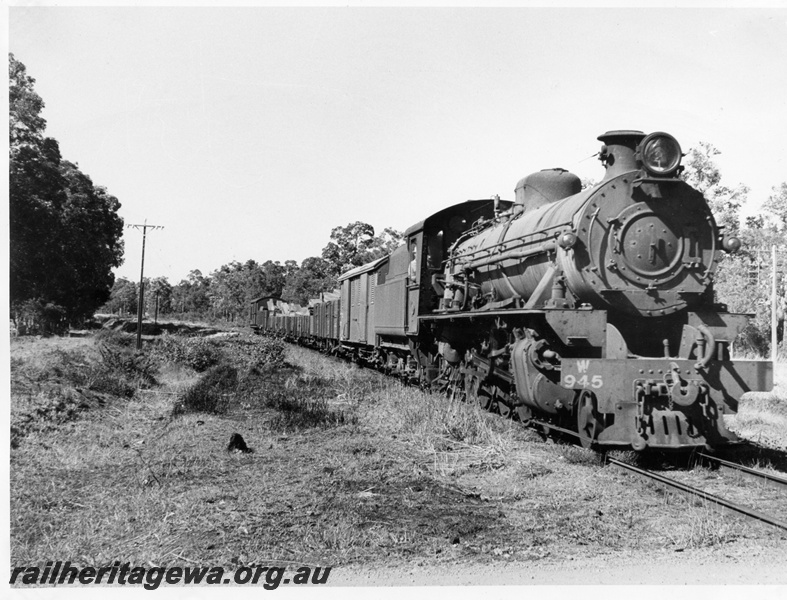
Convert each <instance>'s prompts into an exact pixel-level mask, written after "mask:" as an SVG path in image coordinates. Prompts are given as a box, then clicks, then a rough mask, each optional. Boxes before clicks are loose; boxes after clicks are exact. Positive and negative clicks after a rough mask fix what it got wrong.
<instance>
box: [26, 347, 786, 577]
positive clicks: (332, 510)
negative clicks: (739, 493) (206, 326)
mask: <svg viewBox="0 0 787 600" xmlns="http://www.w3.org/2000/svg"><path fill="white" fill-rule="evenodd" d="M83 343H84V344H86V346H85V350H84V351H85V352H86V353H88V354H89V353H91V352H92V350H90V344H91V342H90V341H85V342H83ZM255 343H256V340H255V339H254V338H250V339H245V338H244V339H242V340H239V341H237V340H236V341H227V342H226V344H224V345H223V346H222V351H223V352H226V353H229V354H230V355H232V356H234V357H235V360H234V361H233V364H234V365H235V366H236V368H237V380H236V382H235V384H233V385H234V387H232V386H230V389H231V391H230V397H229V401H228V402H227V405H226V406H225V407H224V410H223V412H215V411H210V410H208V411H203V410H199V409H198V410H196V411H194V412H191V411H187V412H181V413H178V412H177V411H176V412H175V413H173V407H174V406H175V405H176V404H177V402H179V399H181V398H183V396H184V394H186V393H187V392H188V390H191V389H194V386H195V385H197V384H198V382H199V381H200V377H201V376H200V375H199V374H197V373H196V372H195V371H193V370H191V369H189V368H187V367H185V366H183V365H178V364H176V363H162V364H159V365H158V372H157V375H156V378H157V381H158V383H159V385H158V387H156V388H155V389H152V390H143V391H138V392H137V393H136V394H135V395H134V396H133V397H132V398H130V399H128V398H124V399H121V398H114V399H111V400H110V401H108V402H107V403H106V405H105V406H104V407H103V408H101V409H97V410H86V411H84V412H83V413H81V414H80V416H79V418H77V419H75V420H70V421H68V422H64V423H59V424H58V425H57V427H55V428H53V429H52V430H50V431H48V432H47V433H44V432H43V430H39V429H35V428H33V429H31V430H30V431H29V432H28V434H27V435H26V437H24V438H23V439H22V441H21V443H20V445H19V447H18V448H16V449H14V450H12V453H11V557H12V563H13V564H15V565H21V564H38V563H41V564H42V563H44V562H45V561H47V560H53V559H55V560H70V561H72V562H74V563H79V564H91V565H101V564H106V563H109V562H111V561H114V560H120V561H123V562H126V561H128V562H131V563H132V564H134V565H150V564H154V565H193V564H194V563H198V564H201V565H209V564H211V565H213V564H215V565H223V566H226V567H230V568H231V567H237V566H239V565H248V564H251V563H257V564H262V563H265V564H273V563H276V562H278V563H279V564H299V563H300V564H319V565H333V564H346V563H361V562H367V563H368V562H374V563H380V564H400V563H401V564H404V563H407V564H410V563H412V562H413V561H420V562H424V561H431V562H441V561H457V560H472V561H475V562H479V561H481V562H485V561H495V562H497V561H513V560H517V561H537V560H552V559H555V560H558V559H559V560H563V559H564V558H565V557H567V556H572V555H580V554H584V553H593V554H608V555H610V556H614V555H616V554H618V553H621V552H633V551H638V552H643V553H645V552H648V553H652V552H654V551H656V552H657V551H662V550H665V549H667V550H671V549H680V550H683V549H691V548H698V547H704V546H714V545H720V544H729V543H739V541H740V540H741V539H742V537H743V535H742V533H741V532H744V531H745V532H747V535H752V534H751V533H750V532H751V531H752V530H751V529H750V528H749V526H748V524H747V525H743V524H741V523H740V521H738V520H737V519H736V518H734V517H729V518H726V517H725V520H724V521H719V519H718V517H717V516H716V515H715V513H713V512H709V511H707V510H706V509H705V508H704V507H700V506H694V505H693V504H691V503H687V501H685V500H683V499H682V498H678V497H675V496H672V495H669V494H664V493H658V492H656V491H655V490H654V489H651V488H649V487H648V486H647V485H643V484H640V483H638V482H636V481H635V480H633V479H632V478H630V477H628V476H627V475H626V474H625V473H621V472H619V471H617V470H615V469H610V468H607V467H604V466H603V464H602V463H601V461H600V460H599V457H598V455H596V454H594V453H591V452H588V451H585V450H582V449H581V448H576V447H574V446H567V445H562V444H558V443H554V442H550V443H544V442H543V441H541V439H540V438H539V437H538V436H537V435H535V434H534V433H532V432H530V431H529V430H526V429H524V428H522V427H521V426H520V425H518V424H516V423H513V422H511V421H505V420H503V419H500V418H499V417H495V416H492V415H489V414H487V413H485V412H482V411H480V410H479V409H478V408H477V407H475V406H470V405H467V404H462V403H456V402H452V401H450V400H448V399H446V398H443V397H442V396H436V395H432V394H427V393H424V392H422V391H421V390H419V389H417V388H413V387H405V386H402V385H401V384H400V383H398V382H396V381H393V380H390V379H386V378H384V377H382V376H381V375H379V374H377V373H375V372H372V371H369V370H363V369H359V368H357V367H355V366H352V365H348V364H345V363H341V362H338V361H336V360H333V359H328V358H325V357H322V356H320V355H317V354H315V353H312V352H309V351H306V350H303V349H299V348H290V349H288V351H287V354H286V362H287V364H288V365H289V366H281V367H279V368H276V369H264V368H261V367H260V365H259V364H256V365H255V364H252V363H254V361H245V359H243V356H246V355H254V353H253V352H251V353H250V354H249V353H248V352H247V351H248V349H249V348H250V347H251V345H254V344H255ZM21 350H23V351H25V352H27V351H28V350H30V349H29V348H27V347H22V348H21ZM232 353H235V354H232ZM23 354H24V352H22V353H21V354H19V353H16V354H15V355H14V356H15V360H17V359H19V360H21V358H22V355H23ZM30 354H32V355H34V356H38V355H40V354H41V352H40V351H39V352H36V351H32V352H30ZM94 358H95V356H94ZM244 361H245V362H244ZM13 406H14V407H16V408H14V410H17V408H18V407H19V405H18V403H17V404H14V405H13ZM233 433H240V434H242V435H243V437H244V438H245V440H246V443H247V444H248V445H249V446H250V447H252V448H253V449H254V452H252V453H248V454H245V453H228V452H227V451H226V447H227V443H228V441H229V438H230V436H231V435H232V434H233ZM719 523H721V524H722V525H723V528H721V529H719ZM714 524H715V525H714ZM714 527H715V529H714ZM754 531H755V533H754V534H753V535H755V536H757V539H758V540H765V543H769V544H779V543H783V542H782V541H780V540H779V539H778V537H773V535H772V534H770V533H769V532H766V531H761V530H757V529H755V530H754Z"/></svg>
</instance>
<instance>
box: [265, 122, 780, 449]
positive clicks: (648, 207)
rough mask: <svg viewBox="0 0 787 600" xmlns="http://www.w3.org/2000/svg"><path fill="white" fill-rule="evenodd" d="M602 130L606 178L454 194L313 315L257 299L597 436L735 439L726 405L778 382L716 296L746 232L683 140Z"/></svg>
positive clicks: (718, 442)
mask: <svg viewBox="0 0 787 600" xmlns="http://www.w3.org/2000/svg"><path fill="white" fill-rule="evenodd" d="M598 139H599V140H600V141H601V142H602V143H603V145H602V147H601V151H600V153H599V158H600V160H601V162H602V164H603V165H604V167H605V169H606V172H605V176H604V178H603V180H602V181H601V182H600V183H598V184H596V185H593V186H592V187H589V188H587V189H584V190H583V189H582V186H581V183H580V180H579V178H578V177H576V176H575V175H573V174H571V173H569V172H567V171H565V170H563V169H547V170H544V171H540V172H537V173H533V174H532V175H529V176H527V177H525V178H524V179H522V180H521V181H520V182H519V183H518V184H517V186H516V189H515V195H516V199H515V201H514V202H509V201H504V200H500V199H499V198H497V197H496V198H494V199H490V200H470V201H467V202H463V203H461V204H456V205H454V206H450V207H448V208H445V209H443V210H441V211H440V212H438V213H436V214H433V215H431V216H430V217H428V218H427V219H425V220H423V221H421V222H420V223H417V224H416V225H414V226H412V227H410V228H409V229H408V230H407V231H406V232H405V243H404V244H403V245H402V246H400V247H399V248H398V249H397V250H395V251H394V252H393V253H391V254H390V255H389V256H386V257H383V258H381V259H379V260H376V261H374V262H371V263H369V264H366V265H363V266H361V267H358V268H355V269H353V270H351V271H349V272H347V273H345V274H344V275H342V276H341V277H340V278H339V283H340V291H341V295H340V297H339V298H338V299H335V300H329V301H327V302H317V303H315V305H314V306H313V307H312V309H311V314H308V315H301V316H283V315H280V314H277V313H276V311H271V310H268V308H270V307H269V304H265V305H262V304H259V303H258V304H255V305H254V306H253V308H252V321H253V325H254V327H255V328H256V329H262V330H279V331H284V332H285V333H287V334H289V335H290V336H291V337H293V338H296V339H299V340H300V341H307V342H309V343H311V344H312V345H316V346H318V347H320V348H322V349H325V350H332V351H334V352H338V353H341V354H345V355H350V356H352V357H354V358H355V359H356V360H359V361H362V362H364V363H366V364H370V365H373V366H376V367H378V368H381V369H383V370H385V371H386V372H389V373H395V374H398V375H400V376H403V377H406V378H408V379H411V380H417V381H420V382H421V383H426V384H430V385H431V386H432V387H433V388H439V389H444V390H445V391H447V392H448V393H450V394H452V395H454V396H457V397H463V398H467V400H468V401H473V402H479V403H480V404H481V405H482V406H483V407H485V408H489V409H492V410H495V411H497V412H500V413H501V414H502V415H504V416H516V417H518V418H519V419H521V420H522V421H525V422H527V421H530V420H537V422H539V423H542V424H546V425H547V426H551V427H555V428H561V429H570V430H572V431H575V432H577V433H578V435H579V438H580V440H581V442H582V444H583V445H584V446H586V447H590V446H594V447H601V446H604V447H609V446H624V447H632V448H634V449H636V450H643V449H645V448H667V449H684V448H692V447H709V448H713V447H719V446H723V445H726V444H729V443H732V442H735V441H736V439H737V438H736V436H735V435H734V434H733V433H731V432H730V431H728V430H727V428H726V427H725V425H724V419H723V415H725V414H728V415H729V414H734V413H736V412H737V408H738V399H739V398H740V396H741V395H742V394H743V393H745V392H747V391H751V390H770V389H771V388H772V386H773V376H772V364H771V363H770V362H766V361H750V360H737V359H735V360H733V359H732V358H731V356H730V350H731V345H732V343H733V341H734V339H735V338H736V336H737V335H738V334H739V333H740V331H741V330H742V329H743V328H744V327H745V326H746V324H747V321H748V319H749V316H748V315H741V314H732V313H729V312H727V310H726V307H725V306H724V305H722V304H718V303H715V302H714V297H713V277H714V272H715V270H716V267H717V265H718V262H719V260H720V259H721V252H722V251H726V252H735V251H736V250H737V249H738V248H739V247H740V241H739V240H737V239H736V238H734V237H731V236H728V235H724V234H723V233H722V232H721V231H720V227H718V226H717V225H716V222H715V220H714V218H713V215H712V214H711V211H710V209H709V207H708V204H707V202H706V201H705V199H704V197H703V195H702V194H701V193H700V192H699V191H697V190H695V189H694V188H692V187H691V186H689V185H688V184H687V183H685V182H684V181H682V180H681V179H679V177H678V176H679V174H680V172H681V171H682V169H683V167H682V166H681V165H680V161H681V157H682V154H681V149H680V146H679V144H678V142H677V141H676V140H675V138H674V137H672V136H671V135H669V134H666V133H662V132H656V133H652V134H650V135H647V136H646V135H645V134H644V133H642V132H640V131H610V132H607V133H605V134H603V135H601V136H599V138H598Z"/></svg>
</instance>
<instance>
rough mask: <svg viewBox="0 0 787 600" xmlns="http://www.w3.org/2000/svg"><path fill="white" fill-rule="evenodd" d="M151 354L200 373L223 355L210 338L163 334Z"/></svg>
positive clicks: (218, 360)
mask: <svg viewBox="0 0 787 600" xmlns="http://www.w3.org/2000/svg"><path fill="white" fill-rule="evenodd" d="M151 356H152V357H154V358H156V359H159V360H164V361H166V362H171V363H176V364H181V365H185V366H187V367H190V368H192V369H194V370H195V371H197V372H198V373H202V372H203V371H206V370H207V369H209V368H210V367H213V366H215V365H217V364H219V362H221V359H222V358H223V356H224V355H223V353H222V351H221V349H220V348H219V347H218V346H217V345H216V344H215V343H214V342H212V341H211V340H206V339H205V338H179V337H176V336H170V335H165V336H162V338H161V339H160V340H158V341H157V342H156V343H155V345H154V346H153V347H152V349H151Z"/></svg>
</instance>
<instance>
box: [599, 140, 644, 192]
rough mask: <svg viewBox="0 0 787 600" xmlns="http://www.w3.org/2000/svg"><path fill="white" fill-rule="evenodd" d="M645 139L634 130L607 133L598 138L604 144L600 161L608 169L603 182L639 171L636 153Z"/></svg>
mask: <svg viewBox="0 0 787 600" xmlns="http://www.w3.org/2000/svg"><path fill="white" fill-rule="evenodd" d="M644 137H645V134H644V133H643V132H641V131H634V130H631V131H629V130H621V131H607V132H606V133H605V134H603V135H600V136H598V139H599V140H600V141H602V142H604V145H603V146H601V152H600V153H599V160H600V161H601V163H602V164H603V165H604V167H605V168H606V169H607V172H606V173H605V174H604V179H603V180H602V181H606V180H608V179H611V178H612V177H617V176H618V175H620V174H621V173H626V172H628V171H636V170H637V160H636V159H635V158H634V152H635V150H636V149H637V145H638V144H639V143H640V142H641V141H642V139H643V138H644Z"/></svg>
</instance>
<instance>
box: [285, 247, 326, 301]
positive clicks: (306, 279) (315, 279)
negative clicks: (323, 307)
mask: <svg viewBox="0 0 787 600" xmlns="http://www.w3.org/2000/svg"><path fill="white" fill-rule="evenodd" d="M288 262H289V261H288ZM335 287H336V278H335V277H333V276H332V275H331V265H330V263H329V262H328V261H327V260H325V259H324V258H320V257H318V256H311V257H309V258H305V259H304V260H303V262H302V263H301V266H300V268H299V269H297V270H296V271H294V272H292V273H291V274H290V275H289V276H288V277H287V283H286V284H285V286H284V290H283V291H282V298H283V299H284V300H286V301H288V302H297V303H298V304H301V305H303V306H305V305H306V304H307V303H308V302H309V300H310V299H312V298H319V296H320V293H321V292H327V291H330V290H333V289H334V288H335Z"/></svg>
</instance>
